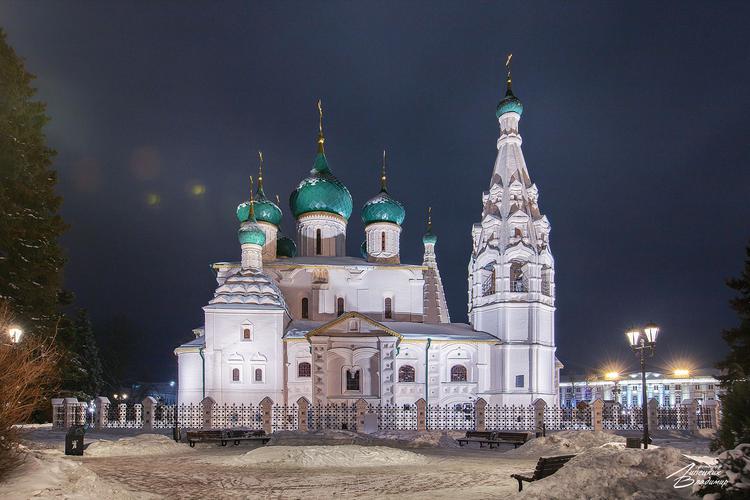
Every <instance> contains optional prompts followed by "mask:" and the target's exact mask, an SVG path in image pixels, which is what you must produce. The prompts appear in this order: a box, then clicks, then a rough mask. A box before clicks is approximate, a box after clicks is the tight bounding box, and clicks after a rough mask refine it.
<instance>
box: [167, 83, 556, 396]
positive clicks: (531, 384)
mask: <svg viewBox="0 0 750 500" xmlns="http://www.w3.org/2000/svg"><path fill="white" fill-rule="evenodd" d="M507 85H508V86H507V92H506V95H505V97H504V98H503V99H502V100H501V101H500V103H499V104H498V106H497V113H496V115H497V118H498V121H499V124H500V127H499V130H500V135H499V138H498V140H497V151H498V153H497V158H496V160H495V164H494V167H493V170H492V174H491V179H490V183H489V190H488V191H485V192H484V193H483V194H482V213H481V219H480V221H479V222H477V223H475V224H474V225H473V227H472V230H471V237H472V241H473V246H472V253H471V255H470V256H469V265H468V310H469V324H463V323H451V321H450V317H449V314H448V306H447V304H446V299H445V294H444V290H443V283H442V281H441V279H440V272H439V270H438V262H437V258H436V252H435V249H436V243H437V237H436V236H435V234H433V232H432V230H431V220H430V219H429V218H428V223H427V232H426V233H425V234H424V237H423V242H424V258H423V261H422V262H421V263H412V264H408V263H402V262H401V258H400V248H399V239H400V237H401V230H402V228H401V224H402V223H403V221H404V217H405V215H406V212H405V210H404V207H403V205H402V204H401V203H400V202H398V201H396V200H395V199H394V198H393V197H392V196H391V194H390V193H389V191H388V189H387V184H386V174H385V158H384V163H383V174H382V179H381V189H380V192H379V193H377V194H376V195H375V196H374V197H373V198H372V199H370V200H369V201H367V202H366V203H365V204H364V206H363V208H362V210H361V216H362V219H363V221H364V223H365V235H364V239H365V241H364V242H363V244H362V250H361V253H362V255H361V256H356V257H355V256H347V255H346V253H345V248H346V237H347V222H348V220H349V217H350V216H351V214H352V208H353V203H352V197H351V195H350V194H349V190H348V189H347V188H346V186H345V185H344V184H342V183H341V181H339V180H338V179H337V178H336V177H335V176H334V174H333V172H332V171H331V168H330V167H329V164H328V159H327V158H326V155H325V151H324V137H323V127H322V110H321V124H320V129H319V135H318V150H317V155H316V157H315V161H314V164H313V168H312V170H311V171H310V174H309V176H308V177H307V178H305V179H303V180H302V181H301V182H300V183H299V186H298V187H297V189H296V190H295V191H294V192H293V193H292V194H291V197H290V209H291V213H292V215H293V216H294V218H295V219H296V235H295V238H294V239H291V238H288V237H286V236H282V235H281V234H280V232H279V226H280V223H281V218H282V212H281V209H280V208H279V206H278V203H274V202H273V201H271V200H270V199H268V198H267V197H266V195H265V193H264V190H263V177H262V157H261V171H260V175H259V176H258V186H257V191H256V192H255V193H254V195H253V196H251V199H250V200H248V201H245V202H243V203H241V204H240V205H239V207H238V209H237V217H238V219H239V221H240V228H239V233H238V234H239V241H240V247H241V255H242V257H241V261H240V262H220V263H216V264H214V265H213V269H214V270H215V272H216V280H217V282H218V286H217V288H216V291H215V293H214V296H213V298H212V299H211V300H210V301H209V302H208V304H207V305H206V306H205V307H204V308H203V310H204V312H205V322H204V325H203V326H201V327H200V328H196V329H195V330H194V334H195V339H193V340H192V341H190V342H187V343H186V344H183V345H181V346H179V347H178V348H177V349H175V354H176V355H177V359H178V367H179V392H178V400H179V403H197V402H199V401H201V400H202V399H203V398H204V397H209V396H210V397H211V398H213V399H214V400H215V401H216V402H217V403H220V404H223V403H229V404H232V403H236V404H240V403H245V404H248V403H250V404H257V403H259V402H260V401H261V400H262V399H263V398H265V397H270V398H271V399H272V400H273V401H274V402H275V403H280V404H292V403H295V402H296V401H298V400H299V399H300V398H302V397H304V398H306V399H307V400H308V401H309V402H311V403H313V404H327V403H353V402H355V401H357V400H359V399H365V400H366V401H368V402H371V403H374V404H383V405H385V404H395V405H401V404H412V403H414V402H415V401H417V400H418V399H420V398H421V399H424V400H426V402H427V403H428V404H430V405H437V404H440V405H444V404H457V403H466V402H471V401H474V400H476V399H477V398H483V399H484V400H486V401H487V402H488V403H490V404H530V403H531V402H532V401H534V400H536V399H538V398H541V399H544V400H545V401H546V402H547V403H548V404H557V403H558V398H559V387H558V380H559V369H560V368H561V367H562V365H561V364H560V362H559V361H557V359H556V357H555V330H554V328H555V321H554V312H555V274H554V269H555V265H554V259H553V258H552V254H551V252H550V248H549V232H550V224H549V221H548V220H547V217H546V216H545V215H543V214H542V212H541V210H540V208H539V205H538V199H539V191H538V189H537V186H536V185H535V184H533V183H532V181H531V178H530V176H529V172H528V170H527V168H526V162H525V161H524V156H523V153H522V151H521V136H520V135H519V130H518V124H519V121H520V119H521V114H522V112H523V106H522V104H521V102H520V101H519V100H518V99H517V98H516V97H515V96H514V95H513V92H512V90H511V80H510V73H509V76H508V83H507ZM251 191H252V189H251Z"/></svg>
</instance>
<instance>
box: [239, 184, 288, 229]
mask: <svg viewBox="0 0 750 500" xmlns="http://www.w3.org/2000/svg"><path fill="white" fill-rule="evenodd" d="M250 203H251V202H250V201H243V202H242V203H240V204H239V206H238V207H237V219H239V221H240V222H245V221H246V220H247V219H248V218H249V217H250ZM252 203H253V208H254V209H255V219H256V220H257V221H260V222H268V223H269V224H273V225H274V226H277V227H278V226H279V225H280V224H281V216H282V214H281V209H280V208H279V206H278V205H277V204H276V203H274V202H272V201H271V200H269V199H268V198H267V197H266V194H265V193H264V192H263V185H262V184H260V183H258V191H257V192H256V194H255V199H254V200H253V201H252Z"/></svg>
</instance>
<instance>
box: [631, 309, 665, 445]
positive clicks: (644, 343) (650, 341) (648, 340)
mask: <svg viewBox="0 0 750 500" xmlns="http://www.w3.org/2000/svg"><path fill="white" fill-rule="evenodd" d="M625 335H626V336H627V337H628V341H629V342H630V347H631V348H632V349H633V352H634V353H635V354H636V355H637V356H640V358H641V394H642V405H641V407H642V410H641V411H642V412H643V416H642V418H643V449H644V450H645V449H647V448H648V442H649V440H650V438H649V436H648V405H647V402H646V397H647V396H646V356H653V355H654V349H655V348H656V337H657V336H658V335H659V327H658V326H656V324H655V323H649V324H647V325H646V326H645V327H643V330H640V329H638V328H633V329H630V330H628V331H627V332H625Z"/></svg>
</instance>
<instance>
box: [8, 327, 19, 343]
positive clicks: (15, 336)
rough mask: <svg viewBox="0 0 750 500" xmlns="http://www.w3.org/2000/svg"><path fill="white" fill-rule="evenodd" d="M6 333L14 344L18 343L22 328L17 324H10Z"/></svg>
mask: <svg viewBox="0 0 750 500" xmlns="http://www.w3.org/2000/svg"><path fill="white" fill-rule="evenodd" d="M8 335H9V336H10V341H11V342H13V343H14V344H18V343H19V342H20V341H21V336H22V335H23V330H21V329H20V328H18V327H17V326H12V327H10V328H9V329H8Z"/></svg>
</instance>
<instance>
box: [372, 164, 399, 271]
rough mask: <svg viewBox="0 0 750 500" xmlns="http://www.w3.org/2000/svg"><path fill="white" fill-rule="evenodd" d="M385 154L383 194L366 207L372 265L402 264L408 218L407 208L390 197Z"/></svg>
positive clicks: (381, 176)
mask: <svg viewBox="0 0 750 500" xmlns="http://www.w3.org/2000/svg"><path fill="white" fill-rule="evenodd" d="M385 159H386V156H385V151H383V165H382V172H381V174H380V192H379V193H378V194H376V195H375V196H374V197H372V198H370V199H369V200H368V201H367V203H365V205H364V206H363V207H362V222H364V223H365V244H366V249H365V250H366V252H367V257H366V258H367V260H369V261H371V262H392V263H398V262H400V259H401V257H400V238H401V224H402V223H403V222H404V218H405V217H406V210H404V206H403V205H402V204H401V203H400V202H398V201H397V200H395V199H394V198H393V197H392V196H391V195H390V194H388V186H387V177H386V174H385Z"/></svg>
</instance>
